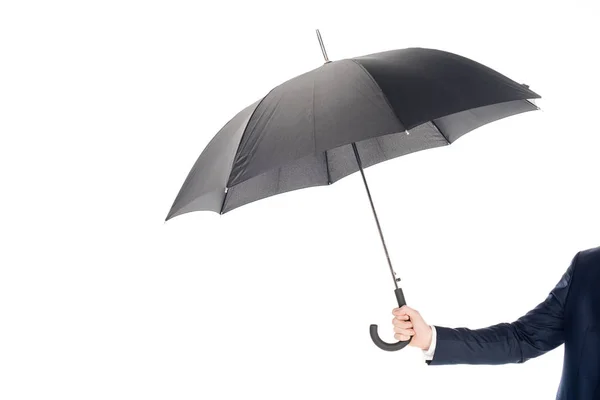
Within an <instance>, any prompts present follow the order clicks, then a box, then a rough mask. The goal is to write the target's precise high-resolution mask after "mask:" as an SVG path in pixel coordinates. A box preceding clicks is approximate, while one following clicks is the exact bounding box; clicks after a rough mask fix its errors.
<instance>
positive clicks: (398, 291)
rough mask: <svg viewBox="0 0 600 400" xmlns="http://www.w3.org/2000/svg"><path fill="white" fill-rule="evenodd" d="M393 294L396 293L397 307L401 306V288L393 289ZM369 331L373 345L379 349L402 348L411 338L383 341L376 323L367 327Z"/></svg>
mask: <svg viewBox="0 0 600 400" xmlns="http://www.w3.org/2000/svg"><path fill="white" fill-rule="evenodd" d="M394 294H395V295H396V300H398V307H402V306H404V305H406V300H405V299H404V294H403V293H402V289H401V288H398V289H396V290H394ZM369 333H370V334H371V340H373V343H375V345H376V346H377V347H379V348H380V349H381V350H386V351H398V350H402V349H403V348H405V347H406V346H408V344H409V343H410V341H411V340H412V337H411V338H410V339H408V340H405V341H399V342H396V343H387V342H384V341H383V340H381V338H380V337H379V333H378V332H377V325H371V326H370V327H369Z"/></svg>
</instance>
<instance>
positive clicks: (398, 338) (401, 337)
mask: <svg viewBox="0 0 600 400" xmlns="http://www.w3.org/2000/svg"><path fill="white" fill-rule="evenodd" d="M394 338H396V340H400V341H401V342H406V341H407V340H408V339H410V336H405V335H401V334H399V333H396V334H395V335H394Z"/></svg>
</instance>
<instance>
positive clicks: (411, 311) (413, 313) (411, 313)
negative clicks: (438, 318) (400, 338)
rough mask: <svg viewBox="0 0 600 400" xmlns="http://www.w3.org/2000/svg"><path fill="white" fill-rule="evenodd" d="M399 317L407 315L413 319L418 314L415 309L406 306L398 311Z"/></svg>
mask: <svg viewBox="0 0 600 400" xmlns="http://www.w3.org/2000/svg"><path fill="white" fill-rule="evenodd" d="M398 314H399V315H408V316H409V317H410V318H415V317H418V316H419V312H418V311H417V310H415V309H412V308H410V307H408V306H402V307H400V309H399V310H398Z"/></svg>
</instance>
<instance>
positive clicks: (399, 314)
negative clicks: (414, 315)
mask: <svg viewBox="0 0 600 400" xmlns="http://www.w3.org/2000/svg"><path fill="white" fill-rule="evenodd" d="M392 314H393V315H394V316H395V317H397V318H400V319H403V320H407V319H408V318H409V317H408V315H406V313H405V312H404V311H402V310H401V309H400V308H394V310H393V311H392Z"/></svg>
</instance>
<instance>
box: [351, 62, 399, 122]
mask: <svg viewBox="0 0 600 400" xmlns="http://www.w3.org/2000/svg"><path fill="white" fill-rule="evenodd" d="M350 61H352V62H354V64H356V65H358V66H359V67H360V68H361V69H362V70H363V71H364V73H365V74H366V75H367V76H368V77H369V79H371V82H373V85H375V87H376V88H377V89H379V92H380V93H381V96H383V99H384V100H385V103H386V104H387V106H388V107H389V109H390V111H391V112H392V115H393V116H394V117H396V120H398V123H399V124H400V126H401V127H402V129H404V130H406V125H404V123H403V122H402V120H401V119H400V117H399V116H398V113H396V110H394V107H392V103H390V99H388V97H387V96H386V94H385V93H384V92H383V89H382V88H381V86H379V83H377V81H376V80H375V78H373V75H371V73H370V72H369V71H368V70H367V69H366V68H365V67H364V66H363V65H362V64H361V63H359V62H358V61H356V60H355V59H352V58H351V59H350Z"/></svg>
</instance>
